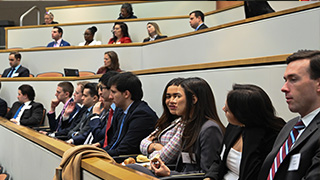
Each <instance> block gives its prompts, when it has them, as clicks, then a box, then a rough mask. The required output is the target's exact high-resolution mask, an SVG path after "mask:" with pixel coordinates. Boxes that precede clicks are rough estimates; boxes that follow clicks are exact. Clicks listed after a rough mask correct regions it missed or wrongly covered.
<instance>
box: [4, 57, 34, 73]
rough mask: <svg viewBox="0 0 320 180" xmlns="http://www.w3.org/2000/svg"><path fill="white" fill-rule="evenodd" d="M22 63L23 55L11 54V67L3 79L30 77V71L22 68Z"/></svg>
mask: <svg viewBox="0 0 320 180" xmlns="http://www.w3.org/2000/svg"><path fill="white" fill-rule="evenodd" d="M20 62H21V54H20V53H19V52H11V53H10V54H9V64H10V66H11V67H10V68H7V69H5V70H4V71H3V73H2V76H1V77H29V75H30V72H29V69H27V68H25V67H22V66H21V64H20Z"/></svg>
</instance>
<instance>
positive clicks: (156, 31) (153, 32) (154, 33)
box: [143, 22, 168, 42]
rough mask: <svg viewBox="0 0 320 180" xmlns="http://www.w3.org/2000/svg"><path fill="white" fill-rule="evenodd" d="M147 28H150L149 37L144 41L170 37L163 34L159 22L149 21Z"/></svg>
mask: <svg viewBox="0 0 320 180" xmlns="http://www.w3.org/2000/svg"><path fill="white" fill-rule="evenodd" d="M147 30H148V34H149V37H147V38H145V39H144V40H143V42H148V41H154V40H157V39H161V38H166V37H168V36H164V35H162V34H161V32H160V28H159V26H158V24H157V23H155V22H148V24H147Z"/></svg>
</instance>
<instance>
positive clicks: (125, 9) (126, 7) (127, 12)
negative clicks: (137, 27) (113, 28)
mask: <svg viewBox="0 0 320 180" xmlns="http://www.w3.org/2000/svg"><path fill="white" fill-rule="evenodd" d="M134 18H137V16H135V15H133V9H132V5H131V4H130V3H124V4H122V6H121V9H120V14H119V17H118V19H134Z"/></svg>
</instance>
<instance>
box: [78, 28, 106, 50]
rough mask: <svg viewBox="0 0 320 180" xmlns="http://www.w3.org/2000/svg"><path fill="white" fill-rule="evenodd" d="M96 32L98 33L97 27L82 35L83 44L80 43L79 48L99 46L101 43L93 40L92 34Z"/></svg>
mask: <svg viewBox="0 0 320 180" xmlns="http://www.w3.org/2000/svg"><path fill="white" fill-rule="evenodd" d="M97 31H98V29H97V27H95V26H92V27H89V28H88V29H87V30H86V31H85V32H84V34H83V35H84V40H85V42H82V43H80V44H79V46H88V45H89V46H92V45H101V41H96V40H94V34H95V33H96V32H97Z"/></svg>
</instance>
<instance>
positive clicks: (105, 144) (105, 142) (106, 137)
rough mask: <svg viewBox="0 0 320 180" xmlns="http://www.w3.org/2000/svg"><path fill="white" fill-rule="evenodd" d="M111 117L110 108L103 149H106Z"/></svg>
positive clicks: (111, 111) (111, 110)
mask: <svg viewBox="0 0 320 180" xmlns="http://www.w3.org/2000/svg"><path fill="white" fill-rule="evenodd" d="M112 116H113V109H112V108H111V109H110V111H109V116H108V122H107V127H106V133H105V137H104V143H103V147H104V148H105V147H107V145H108V130H109V129H110V126H111V120H112Z"/></svg>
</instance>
